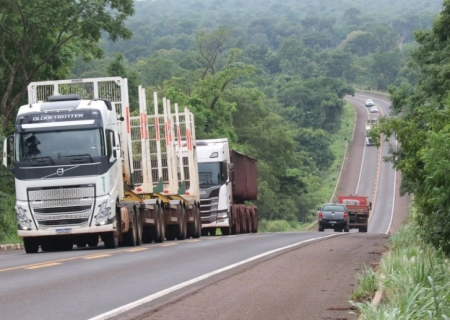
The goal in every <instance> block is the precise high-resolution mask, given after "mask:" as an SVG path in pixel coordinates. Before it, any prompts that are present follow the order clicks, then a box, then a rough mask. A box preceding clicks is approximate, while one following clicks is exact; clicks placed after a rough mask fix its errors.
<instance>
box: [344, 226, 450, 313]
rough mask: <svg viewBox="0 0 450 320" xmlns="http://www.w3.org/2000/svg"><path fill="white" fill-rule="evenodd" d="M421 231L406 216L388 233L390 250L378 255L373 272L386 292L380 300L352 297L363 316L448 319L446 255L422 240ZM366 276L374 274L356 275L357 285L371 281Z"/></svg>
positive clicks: (449, 286)
mask: <svg viewBox="0 0 450 320" xmlns="http://www.w3.org/2000/svg"><path fill="white" fill-rule="evenodd" d="M420 232H421V229H420V227H419V226H418V225H417V224H416V223H415V221H414V219H409V220H408V222H407V223H406V224H405V226H403V227H402V228H401V230H400V231H399V232H397V233H395V234H393V235H392V236H391V238H390V242H389V253H388V254H387V255H385V256H384V257H383V258H382V259H381V265H380V269H379V272H378V273H377V274H376V282H377V283H378V284H379V285H381V286H382V287H383V288H384V292H385V295H384V299H383V301H382V303H381V304H380V305H378V306H374V305H372V304H371V303H370V302H369V301H363V302H360V301H352V304H353V305H354V306H355V308H356V309H357V310H358V312H359V313H361V315H362V317H363V318H364V319H365V320H372V319H373V320H375V319H376V320H380V319H381V320H383V319H386V320H388V319H389V320H390V319H405V320H406V319H412V320H415V319H417V320H419V319H450V282H449V281H448V279H450V263H449V260H448V257H445V256H444V255H443V254H442V252H440V251H439V250H436V249H435V248H434V247H432V246H430V245H429V244H426V243H424V242H423V241H422V240H421V237H420ZM381 274H383V275H384V277H383V278H382V277H381V276H380V275H381ZM367 278H373V275H372V273H371V272H367V273H364V274H363V275H362V276H360V277H359V283H360V285H362V284H363V283H364V282H369V281H372V280H368V279H367ZM352 298H353V296H352Z"/></svg>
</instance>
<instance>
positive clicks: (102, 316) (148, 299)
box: [89, 233, 345, 320]
mask: <svg viewBox="0 0 450 320" xmlns="http://www.w3.org/2000/svg"><path fill="white" fill-rule="evenodd" d="M342 235H345V233H341V234H331V235H326V236H323V237H319V238H313V239H308V240H303V241H300V242H297V243H294V244H291V245H288V246H285V247H282V248H278V249H274V250H270V251H267V252H264V253H261V254H258V255H256V256H253V257H251V258H248V259H245V260H242V261H240V262H237V263H234V264H231V265H229V266H227V267H224V268H220V269H217V270H215V271H212V272H209V273H206V274H204V275H202V276H199V277H197V278H194V279H191V280H188V281H185V282H182V283H180V284H177V285H175V286H172V287H170V288H167V289H165V290H162V291H159V292H157V293H154V294H152V295H149V296H147V297H145V298H142V299H139V300H136V301H134V302H131V303H129V304H126V305H124V306H121V307H119V308H116V309H113V310H111V311H108V312H105V313H103V314H100V315H98V316H96V317H93V318H91V319H89V320H104V319H109V318H111V317H114V316H117V315H119V314H121V313H124V312H126V311H128V310H131V309H133V308H136V307H138V306H141V305H143V304H145V303H148V302H151V301H153V300H155V299H158V298H161V297H163V296H165V295H168V294H169V293H172V292H174V291H177V290H180V289H182V288H184V287H187V286H189V285H191V284H194V283H197V282H200V281H202V280H205V279H208V278H211V277H212V276H215V275H217V274H220V273H223V272H225V271H228V270H231V269H234V268H236V267H239V266H241V265H243V264H246V263H249V262H251V261H254V260H257V259H260V258H263V257H266V256H268V255H271V254H274V253H277V252H280V251H283V250H286V249H290V248H293V247H296V246H299V245H301V244H304V243H308V242H312V241H315V240H320V239H325V238H330V237H337V236H342Z"/></svg>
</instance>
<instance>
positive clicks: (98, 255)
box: [83, 253, 111, 260]
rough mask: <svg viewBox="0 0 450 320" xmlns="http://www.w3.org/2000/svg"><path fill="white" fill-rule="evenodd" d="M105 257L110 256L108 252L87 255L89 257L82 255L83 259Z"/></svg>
mask: <svg viewBox="0 0 450 320" xmlns="http://www.w3.org/2000/svg"><path fill="white" fill-rule="evenodd" d="M106 257H111V255H110V254H107V253H104V254H97V255H94V256H89V257H84V258H83V259H84V260H92V259H97V258H106Z"/></svg>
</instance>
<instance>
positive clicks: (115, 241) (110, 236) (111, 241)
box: [100, 231, 119, 249]
mask: <svg viewBox="0 0 450 320" xmlns="http://www.w3.org/2000/svg"><path fill="white" fill-rule="evenodd" d="M100 237H101V238H102V241H103V243H104V244H105V248H106V249H116V248H117V247H118V246H119V233H118V232H117V231H109V232H104V233H102V234H101V236H100Z"/></svg>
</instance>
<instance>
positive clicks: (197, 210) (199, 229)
mask: <svg viewBox="0 0 450 320" xmlns="http://www.w3.org/2000/svg"><path fill="white" fill-rule="evenodd" d="M195 218H196V219H197V230H195V234H194V236H193V238H200V235H201V233H202V217H201V215H200V207H199V206H198V205H197V206H195Z"/></svg>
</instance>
